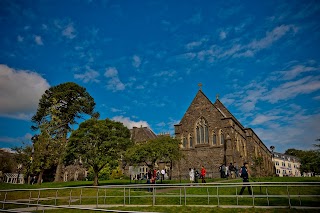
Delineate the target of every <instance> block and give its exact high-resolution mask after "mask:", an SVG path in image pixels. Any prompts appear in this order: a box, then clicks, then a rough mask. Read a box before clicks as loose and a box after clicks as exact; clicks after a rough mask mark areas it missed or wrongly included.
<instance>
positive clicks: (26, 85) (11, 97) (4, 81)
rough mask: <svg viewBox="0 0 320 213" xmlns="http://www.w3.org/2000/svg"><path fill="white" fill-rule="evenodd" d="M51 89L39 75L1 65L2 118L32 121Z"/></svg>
mask: <svg viewBox="0 0 320 213" xmlns="http://www.w3.org/2000/svg"><path fill="white" fill-rule="evenodd" d="M49 87H50V85H49V84H48V82H47V80H46V79H44V78H43V77H42V76H40V75H39V74H38V73H35V72H31V71H28V70H15V69H13V68H10V67H8V66H7V65H3V64H2V65H0V91H1V92H0V103H1V104H0V116H2V117H11V118H16V119H23V120H27V119H30V117H31V116H32V114H33V113H34V112H35V111H36V109H37V106H38V103H39V99H40V98H41V96H42V94H43V93H44V92H45V90H47V89H48V88H49Z"/></svg>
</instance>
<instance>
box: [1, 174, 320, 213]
mask: <svg viewBox="0 0 320 213" xmlns="http://www.w3.org/2000/svg"><path fill="white" fill-rule="evenodd" d="M219 181H221V179H211V180H207V182H219ZM223 181H225V180H223ZM251 181H252V182H253V181H260V182H320V178H316V177H312V178H293V177H283V178H280V177H274V178H260V179H258V178H257V179H252V180H251ZM183 182H184V183H187V181H183ZM228 182H239V183H240V182H241V180H240V179H237V180H229V181H228ZM164 183H170V184H173V183H180V181H165V182H164ZM126 184H130V180H108V181H101V182H100V185H104V186H108V185H118V186H121V185H123V187H125V185H126ZM91 185H92V182H90V181H78V182H64V183H43V184H41V185H37V184H36V185H14V184H4V183H1V184H0V190H10V189H22V190H20V191H13V192H8V193H6V192H5V191H2V192H1V193H0V200H4V196H5V194H6V196H7V198H6V200H16V199H23V200H21V202H25V203H26V204H28V202H29V197H30V196H31V198H35V199H36V198H38V196H39V198H47V197H51V198H52V199H50V200H41V201H40V202H39V203H41V204H46V205H55V204H57V205H68V204H69V202H70V201H69V198H70V197H69V196H70V193H71V202H70V204H71V205H79V204H82V205H89V204H90V205H92V204H96V203H97V198H96V196H97V194H98V196H99V198H98V203H99V204H100V205H102V204H107V205H108V204H109V205H111V204H117V205H122V204H123V203H124V200H123V195H124V193H125V194H126V199H125V203H126V204H127V205H128V204H129V201H130V204H136V205H141V204H143V205H150V206H151V205H152V203H153V197H152V195H153V193H152V192H148V191H147V188H141V187H140V186H138V185H137V188H134V189H128V188H126V189H125V191H124V188H122V187H121V188H99V189H98V188H92V187H87V188H82V189H79V188H76V186H91ZM132 185H133V186H134V184H132ZM159 185H160V184H159ZM145 186H146V185H145ZM214 186H215V185H214ZM61 187H71V188H61ZM41 188H49V189H45V190H40V194H39V190H38V189H41ZM55 188H60V189H59V190H57V189H55ZM23 189H34V190H28V191H24V190H23ZM240 189H241V186H239V187H235V186H230V185H229V186H225V187H219V189H218V190H219V195H222V196H230V197H219V204H220V205H237V202H238V204H239V205H252V198H246V197H243V198H238V199H237V198H236V196H235V195H236V194H238V193H239V191H240ZM129 190H130V196H131V197H130V200H129V197H128V195H129ZM288 190H289V193H290V195H291V196H292V195H310V194H313V195H320V187H319V186H317V187H303V188H302V187H290V186H289V187H288ZM253 191H254V195H255V196H258V195H266V194H267V193H268V195H279V194H280V195H284V196H285V197H283V198H269V205H271V206H277V205H281V206H284V205H288V198H287V195H288V193H287V187H283V185H281V184H280V185H277V186H276V187H275V186H268V187H266V186H262V187H254V186H253ZM56 193H57V197H62V198H64V199H57V200H55V197H56ZM156 194H157V197H156V200H155V202H156V205H182V207H170V208H165V207H160V206H157V207H147V208H141V209H139V208H137V209H135V208H134V207H118V208H114V209H121V210H128V209H127V208H129V209H130V210H139V211H140V210H144V211H162V212H188V213H189V212H195V211H197V212H199V211H200V210H201V211H200V212H212V210H215V212H216V211H218V212H219V211H220V210H221V211H222V210H223V212H229V211H230V212H237V211H238V210H237V209H231V210H230V209H222V208H208V207H204V208H203V207H201V206H208V205H218V198H216V197H211V196H215V195H216V194H217V187H202V186H194V187H186V188H185V189H184V188H182V189H177V188H175V189H165V188H164V189H161V190H160V189H159V190H156ZM185 194H186V202H187V205H199V206H200V207H188V206H187V207H183V205H184V202H185V200H184V199H185V198H184V195H185ZM161 195H163V196H167V195H171V196H172V197H169V198H168V197H161ZM192 195H197V196H198V197H191V196H192ZM244 195H248V192H247V189H246V190H245V193H244ZM108 196H110V197H108ZM173 196H176V197H173ZM319 201H320V199H319V198H291V205H296V206H299V205H300V202H301V203H302V205H303V206H317V207H319V206H320V204H319ZM31 203H33V204H36V203H37V201H36V200H34V201H31ZM255 205H260V206H266V205H268V200H267V199H266V198H255ZM19 207H21V206H17V205H13V204H6V205H5V208H6V209H8V208H19ZM153 208H155V209H154V210H150V209H153ZM160 209H161V210H160ZM202 210H203V211H202ZM60 211H61V212H69V211H70V212H79V210H65V209H63V210H55V211H52V212H60ZM243 211H244V210H243V209H241V212H243ZM252 211H256V210H252V209H251V211H250V212H252ZM46 212H47V211H46ZM49 212H51V211H49ZM86 212H88V211H86ZM244 212H246V211H244ZM259 212H261V211H260V210H259ZM262 212H264V211H262ZM265 212H274V211H273V210H266V211H265ZM277 212H278V211H277ZM280 212H285V211H282V210H281V211H280ZM290 212H295V211H294V210H290Z"/></svg>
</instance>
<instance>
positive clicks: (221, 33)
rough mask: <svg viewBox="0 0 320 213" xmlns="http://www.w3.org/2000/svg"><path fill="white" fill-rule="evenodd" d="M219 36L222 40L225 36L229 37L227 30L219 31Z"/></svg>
mask: <svg viewBox="0 0 320 213" xmlns="http://www.w3.org/2000/svg"><path fill="white" fill-rule="evenodd" d="M219 38H220V40H224V39H225V38H227V33H226V32H225V31H221V32H220V33H219Z"/></svg>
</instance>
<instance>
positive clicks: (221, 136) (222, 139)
mask: <svg viewBox="0 0 320 213" xmlns="http://www.w3.org/2000/svg"><path fill="white" fill-rule="evenodd" d="M219 136H220V145H223V144H224V137H223V132H222V129H220V131H219Z"/></svg>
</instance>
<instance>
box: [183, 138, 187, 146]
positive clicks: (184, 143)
mask: <svg viewBox="0 0 320 213" xmlns="http://www.w3.org/2000/svg"><path fill="white" fill-rule="evenodd" d="M182 145H183V147H184V148H186V147H187V138H185V137H184V138H183V141H182Z"/></svg>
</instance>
